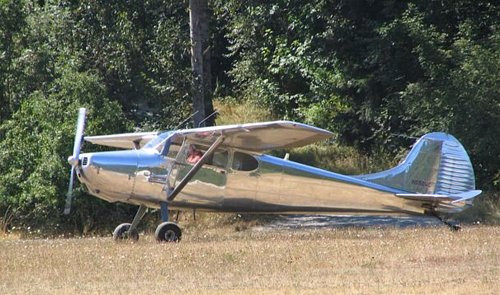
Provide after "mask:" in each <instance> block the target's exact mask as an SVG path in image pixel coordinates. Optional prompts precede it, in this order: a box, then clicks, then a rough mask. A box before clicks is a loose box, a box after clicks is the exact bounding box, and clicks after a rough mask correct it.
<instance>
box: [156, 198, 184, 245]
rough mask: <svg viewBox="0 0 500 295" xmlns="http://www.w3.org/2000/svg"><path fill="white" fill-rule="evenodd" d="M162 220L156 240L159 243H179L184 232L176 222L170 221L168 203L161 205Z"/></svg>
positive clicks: (157, 229)
mask: <svg viewBox="0 0 500 295" xmlns="http://www.w3.org/2000/svg"><path fill="white" fill-rule="evenodd" d="M160 210H161V220H162V221H163V222H162V223H160V224H159V225H158V227H157V228H156V231H155V238H156V240H157V241H158V242H179V241H180V240H181V236H182V231H181V229H180V227H179V226H178V225H177V224H175V223H174V222H169V221H168V203H166V202H161V203H160Z"/></svg>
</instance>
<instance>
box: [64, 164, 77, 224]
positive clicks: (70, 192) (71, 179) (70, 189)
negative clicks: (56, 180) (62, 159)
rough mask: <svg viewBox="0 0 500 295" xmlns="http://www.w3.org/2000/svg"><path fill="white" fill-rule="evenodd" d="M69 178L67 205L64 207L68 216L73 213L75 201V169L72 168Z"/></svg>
mask: <svg viewBox="0 0 500 295" xmlns="http://www.w3.org/2000/svg"><path fill="white" fill-rule="evenodd" d="M70 173H71V174H70V177H69V186H68V192H67V193H66V204H65V205H64V212H63V214H64V215H68V214H69V213H70V212H71V202H72V201H73V182H74V180H75V167H71V172H70Z"/></svg>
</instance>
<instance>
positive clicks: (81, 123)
mask: <svg viewBox="0 0 500 295" xmlns="http://www.w3.org/2000/svg"><path fill="white" fill-rule="evenodd" d="M85 114H86V109H85V108H80V110H79V112H78V121H77V123H76V134H75V143H74V146H73V155H71V156H69V157H68V163H69V164H70V165H71V172H70V173H71V174H70V179H69V186H68V192H67V193H66V204H65V206H64V212H63V213H64V214H65V215H68V214H69V213H70V211H71V202H72V200H73V182H74V180H75V169H77V168H78V165H80V160H79V156H80V149H81V146H82V140H83V132H84V129H85Z"/></svg>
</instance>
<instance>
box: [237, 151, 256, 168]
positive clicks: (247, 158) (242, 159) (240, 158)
mask: <svg viewBox="0 0 500 295" xmlns="http://www.w3.org/2000/svg"><path fill="white" fill-rule="evenodd" d="M257 167H259V162H258V161H257V160H256V159H255V158H254V157H253V156H251V155H249V154H245V153H240V152H234V156H233V165H232V168H233V169H234V170H239V171H252V170H255V169H257Z"/></svg>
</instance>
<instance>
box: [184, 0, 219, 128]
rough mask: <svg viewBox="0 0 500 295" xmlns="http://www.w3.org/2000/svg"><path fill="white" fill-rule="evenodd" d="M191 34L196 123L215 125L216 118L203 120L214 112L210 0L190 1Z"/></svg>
mask: <svg viewBox="0 0 500 295" xmlns="http://www.w3.org/2000/svg"><path fill="white" fill-rule="evenodd" d="M189 23H190V36H191V67H192V72H193V74H192V76H193V87H192V89H193V91H192V96H193V111H194V112H195V113H196V114H195V115H194V117H193V120H194V125H195V126H198V125H200V123H203V125H208V126H210V125H213V122H214V118H213V117H211V118H209V119H208V120H206V121H204V122H203V120H204V119H205V118H206V117H207V116H208V115H211V114H212V113H213V105H212V84H211V80H212V76H211V71H212V70H211V64H210V63H211V54H210V47H209V36H210V35H209V30H208V29H209V28H208V27H209V18H208V0H190V1H189Z"/></svg>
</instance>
